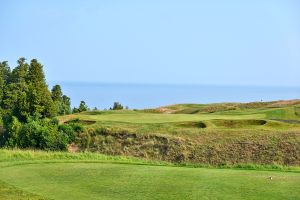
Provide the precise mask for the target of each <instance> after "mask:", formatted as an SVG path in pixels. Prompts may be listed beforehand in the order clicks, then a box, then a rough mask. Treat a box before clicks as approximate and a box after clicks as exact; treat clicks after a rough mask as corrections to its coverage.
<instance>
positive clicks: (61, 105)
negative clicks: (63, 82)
mask: <svg viewBox="0 0 300 200" xmlns="http://www.w3.org/2000/svg"><path fill="white" fill-rule="evenodd" d="M51 97H52V100H53V102H54V104H55V106H56V110H57V114H58V115H66V114H70V113H71V99H70V98H69V97H68V96H66V95H63V93H62V91H61V87H60V85H55V86H53V88H52V90H51Z"/></svg>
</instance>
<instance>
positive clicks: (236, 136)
mask: <svg viewBox="0 0 300 200" xmlns="http://www.w3.org/2000/svg"><path fill="white" fill-rule="evenodd" d="M299 107H300V101H299V100H290V101H274V102H252V103H244V104H242V103H223V104H180V105H172V106H166V107H161V108H157V109H147V110H119V111H90V112H83V113H79V114H73V115H67V116H63V117H61V118H60V121H61V123H68V122H70V121H72V120H76V119H77V120H79V121H80V122H81V123H83V124H84V126H85V127H86V129H87V130H86V132H84V133H82V134H81V135H80V136H79V137H78V138H77V140H76V146H77V147H78V149H79V150H88V151H93V152H100V153H104V154H110V155H126V156H135V157H141V158H147V159H156V160H165V161H171V162H176V163H178V162H179V163H187V162H188V163H195V164H197V163H198V164H199V163H201V164H209V165H234V164H246V163H255V164H280V165H289V166H299V165H300V116H299Z"/></svg>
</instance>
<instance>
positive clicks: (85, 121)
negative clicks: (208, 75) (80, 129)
mask: <svg viewBox="0 0 300 200" xmlns="http://www.w3.org/2000/svg"><path fill="white" fill-rule="evenodd" d="M64 123H65V124H70V123H80V124H83V125H92V124H95V123H96V121H94V120H80V119H79V120H78V119H76V120H70V121H66V122H64Z"/></svg>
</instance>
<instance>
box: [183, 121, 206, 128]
mask: <svg viewBox="0 0 300 200" xmlns="http://www.w3.org/2000/svg"><path fill="white" fill-rule="evenodd" d="M179 126H181V127H186V128H206V127H207V126H206V124H205V123H204V122H183V123H179Z"/></svg>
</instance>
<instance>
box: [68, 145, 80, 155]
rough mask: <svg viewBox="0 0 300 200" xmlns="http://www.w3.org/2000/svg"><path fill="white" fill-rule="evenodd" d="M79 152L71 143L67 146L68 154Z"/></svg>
mask: <svg viewBox="0 0 300 200" xmlns="http://www.w3.org/2000/svg"><path fill="white" fill-rule="evenodd" d="M78 151H79V148H78V146H77V145H76V144H74V143H72V144H70V145H69V146H68V152H70V153H76V152H78Z"/></svg>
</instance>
